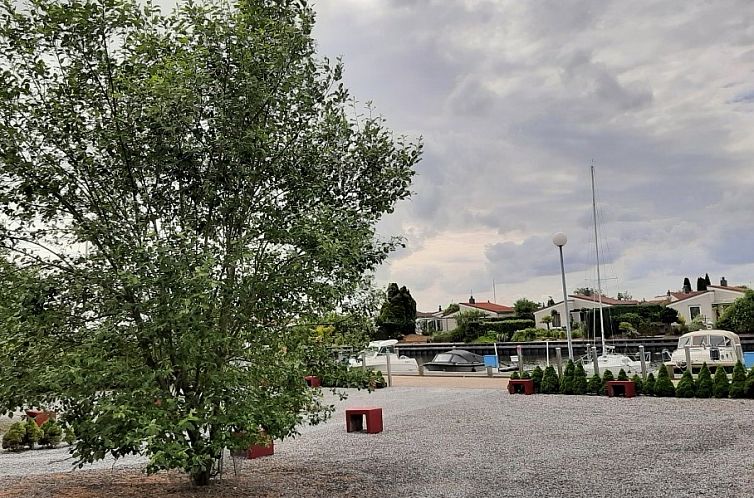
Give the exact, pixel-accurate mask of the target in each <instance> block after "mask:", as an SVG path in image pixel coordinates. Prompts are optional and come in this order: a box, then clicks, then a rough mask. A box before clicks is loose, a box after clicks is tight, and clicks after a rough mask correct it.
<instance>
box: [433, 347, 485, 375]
mask: <svg viewBox="0 0 754 498" xmlns="http://www.w3.org/2000/svg"><path fill="white" fill-rule="evenodd" d="M424 368H425V369H426V370H429V371H431V372H481V371H484V369H485V367H484V358H483V357H481V356H479V355H478V354H474V353H472V352H470V351H466V350H465V349H451V350H450V351H446V352H444V353H440V354H438V355H435V357H434V359H433V360H432V361H430V362H429V363H425V364H424Z"/></svg>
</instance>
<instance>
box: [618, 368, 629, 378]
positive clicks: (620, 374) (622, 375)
mask: <svg viewBox="0 0 754 498" xmlns="http://www.w3.org/2000/svg"><path fill="white" fill-rule="evenodd" d="M616 380H628V375H627V374H626V371H625V370H623V369H622V368H621V369H620V372H618V378H617V379H616Z"/></svg>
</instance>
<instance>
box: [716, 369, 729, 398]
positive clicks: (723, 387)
mask: <svg viewBox="0 0 754 498" xmlns="http://www.w3.org/2000/svg"><path fill="white" fill-rule="evenodd" d="M729 393H730V382H728V374H726V373H725V369H724V368H723V367H717V369H716V370H715V378H714V381H713V387H712V395H713V396H714V397H716V398H727V397H728V394H729Z"/></svg>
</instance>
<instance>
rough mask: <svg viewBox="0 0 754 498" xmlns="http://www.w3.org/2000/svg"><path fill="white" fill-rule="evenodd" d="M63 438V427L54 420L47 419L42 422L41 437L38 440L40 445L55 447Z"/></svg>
mask: <svg viewBox="0 0 754 498" xmlns="http://www.w3.org/2000/svg"><path fill="white" fill-rule="evenodd" d="M62 439H63V428H62V427H60V424H58V423H57V422H55V421H54V420H49V421H47V422H45V423H44V424H42V438H41V439H40V440H39V444H40V445H41V446H46V447H47V448H55V447H57V445H59V444H60V441H61V440H62Z"/></svg>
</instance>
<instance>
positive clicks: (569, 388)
mask: <svg viewBox="0 0 754 498" xmlns="http://www.w3.org/2000/svg"><path fill="white" fill-rule="evenodd" d="M575 375H576V366H575V365H574V364H573V360H570V359H569V360H568V363H566V367H565V370H564V371H563V377H561V378H560V394H574V391H573V381H574V377H575Z"/></svg>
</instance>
